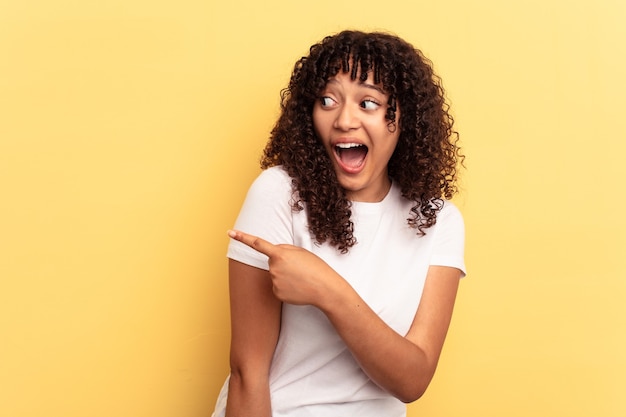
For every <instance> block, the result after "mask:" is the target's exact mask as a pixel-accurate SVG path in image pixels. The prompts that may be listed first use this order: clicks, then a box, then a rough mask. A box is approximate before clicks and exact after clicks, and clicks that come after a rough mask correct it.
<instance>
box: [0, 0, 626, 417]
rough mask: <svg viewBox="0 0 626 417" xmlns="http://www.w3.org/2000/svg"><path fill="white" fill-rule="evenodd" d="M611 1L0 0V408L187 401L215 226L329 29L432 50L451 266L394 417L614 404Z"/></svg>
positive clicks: (54, 409) (217, 253)
mask: <svg viewBox="0 0 626 417" xmlns="http://www.w3.org/2000/svg"><path fill="white" fill-rule="evenodd" d="M624 21H626V3H625V2H623V1H621V0H598V1H595V2H590V1H581V0H579V1H571V0H552V1H545V0H531V1H523V2H522V1H520V2H502V1H496V0H491V1H489V0H475V1H471V2H466V1H461V0H451V1H447V2H433V1H428V2H426V1H419V2H416V1H408V0H407V1H396V2H381V1H372V0H363V1H360V2H338V1H336V0H318V1H315V2H303V1H302V2H301V1H291V0H267V1H247V2H241V1H236V0H235V1H226V2H217V1H213V0H209V1H206V0H204V1H202V0H177V1H173V0H156V1H147V0H109V1H74V0H56V1H45V0H22V1H16V0H1V1H0V198H1V201H0V416H3V417H5V416H6V417H21V416H28V417H30V416H33V417H35V416H36V417H39V416H41V417H43V416H46V417H50V416H54V417H83V416H84V417H87V416H89V417H104V416H107V417H109V416H124V417H125V416H128V417H144V416H145V417H181V416H186V417H196V416H197V417H200V416H208V415H209V414H210V411H211V410H212V407H213V403H214V400H215V397H216V396H217V392H218V389H219V386H220V385H221V383H222V381H223V379H224V377H225V376H226V374H227V372H228V366H227V363H228V353H227V352H228V338H229V323H228V319H229V318H228V302H227V284H226V268H225V266H226V265H225V255H224V254H225V249H226V244H227V238H226V235H225V231H226V229H228V228H229V227H230V226H231V225H232V223H233V221H234V219H235V216H236V215H237V212H238V210H239V206H240V204H241V202H242V199H243V197H244V195H245V192H246V190H247V187H248V185H249V183H250V181H251V180H252V179H253V178H254V177H255V176H256V175H257V173H258V172H259V168H258V163H257V162H258V158H259V155H260V151H261V149H262V147H263V144H264V142H265V140H266V138H267V136H268V132H269V129H270V128H271V126H272V124H273V121H274V119H275V117H276V115H277V111H278V98H279V96H278V93H279V90H280V89H281V88H282V87H283V86H284V85H285V84H286V82H287V79H288V76H289V73H290V71H291V68H292V65H293V63H294V62H295V60H296V59H297V58H299V57H300V56H302V55H303V54H305V53H306V51H307V48H308V46H309V45H310V44H312V43H313V42H315V41H317V40H319V39H320V38H321V37H323V36H324V35H326V34H329V33H332V32H336V31H338V30H341V29H343V28H359V29H366V30H372V29H386V30H390V31H393V32H395V33H397V34H399V35H400V36H402V37H404V38H406V39H407V40H409V41H411V42H412V43H414V44H415V45H416V46H418V47H420V48H421V49H423V50H424V52H425V53H426V54H427V56H429V57H430V58H432V60H433V61H434V62H435V66H436V70H437V71H438V73H439V74H440V75H441V76H442V78H443V80H444V84H445V87H446V88H447V91H448V95H449V98H450V101H451V103H452V108H453V112H454V115H455V117H456V120H457V128H458V130H459V131H460V132H461V138H462V145H463V147H464V150H465V153H466V154H467V156H468V159H467V168H468V169H467V171H466V173H465V174H464V176H463V182H462V186H463V194H462V195H461V196H460V197H459V198H457V200H456V201H457V204H458V205H459V207H460V208H461V210H462V212H463V213H464V216H465V219H466V224H467V232H468V233H467V264H468V268H469V276H468V278H467V279H465V280H464V281H463V282H462V287H461V290H460V294H459V301H458V305H457V308H456V311H455V317H454V319H453V324H452V328H451V331H450V335H449V338H448V341H447V343H446V346H445V349H444V354H443V357H442V362H441V365H440V368H439V370H438V373H437V375H436V377H435V380H434V381H433V383H432V385H431V387H430V389H429V391H428V392H427V393H426V395H425V397H424V398H423V399H421V400H420V401H418V402H417V403H415V404H413V405H411V406H410V407H409V416H430V417H434V416H442V417H443V416H446V417H448V416H476V417H478V416H480V417H485V416H494V417H495V416H498V417H499V416H508V417H514V416H550V417H552V416H567V417H583V416H584V417H588V416H607V417H608V416H610V417H613V416H614V417H618V416H624V415H626V401H625V400H624V392H623V391H624V389H626V354H625V353H624V352H626V335H625V333H626V332H625V330H626V307H625V305H626V279H625V278H626V272H625V270H624V258H625V256H626V250H625V249H626V217H625V216H624V203H625V202H626V197H625V195H624V189H625V187H624V180H625V179H626V168H625V164H624V161H623V159H624V153H625V152H626V128H625V126H624V115H623V113H624V111H625V109H626V82H625V81H624V76H625V74H626V46H625V45H626V25H624Z"/></svg>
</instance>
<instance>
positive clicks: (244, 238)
mask: <svg viewBox="0 0 626 417" xmlns="http://www.w3.org/2000/svg"><path fill="white" fill-rule="evenodd" d="M228 236H230V237H231V238H232V239H235V240H238V241H240V242H241V243H244V244H246V245H248V246H250V247H251V248H252V249H254V250H256V251H257V252H261V253H262V254H264V255H267V256H272V254H273V253H274V252H275V248H276V245H273V244H271V243H270V242H268V241H267V240H263V239H261V238H260V237H257V236H253V235H249V234H247V233H244V232H240V231H239V230H229V231H228Z"/></svg>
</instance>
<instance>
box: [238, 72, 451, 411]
mask: <svg viewBox="0 0 626 417" xmlns="http://www.w3.org/2000/svg"><path fill="white" fill-rule="evenodd" d="M387 103H388V96H387V95H386V94H385V92H384V91H383V90H381V89H380V87H379V86H377V85H375V84H373V83H372V78H371V76H370V77H368V79H367V80H366V81H365V82H360V81H353V80H351V79H350V78H349V76H347V75H346V74H339V75H337V76H336V77H334V78H333V79H331V80H329V82H328V84H327V86H326V88H325V90H324V91H323V92H322V95H321V98H320V100H319V101H318V103H316V104H315V106H314V110H313V122H314V128H315V131H316V133H317V135H318V137H319V138H320V140H321V141H322V143H323V144H324V146H325V148H326V150H327V152H328V154H329V156H330V158H331V160H332V161H333V166H334V168H335V172H336V174H337V178H338V179H339V182H340V184H341V185H342V187H343V188H344V189H345V190H346V192H347V194H348V197H349V198H350V199H351V200H352V201H369V202H375V201H381V200H382V199H383V198H384V197H385V195H386V194H387V193H388V191H389V188H390V187H391V181H390V179H389V177H388V175H387V164H388V161H389V158H390V157H391V154H392V153H393V151H394V149H395V146H396V144H397V141H398V136H399V130H400V129H399V128H397V129H390V128H389V127H388V121H387V120H385V118H384V115H385V111H386V107H387ZM397 117H399V112H398V116H397ZM339 143H353V144H354V143H358V144H362V145H365V146H367V147H368V153H367V157H366V158H365V161H364V162H363V164H362V166H359V167H356V168H355V167H346V166H345V164H342V163H341V162H340V161H339V160H338V158H337V155H336V150H335V146H336V145H337V144H339ZM229 236H230V237H231V238H232V239H236V240H238V241H240V242H243V243H244V244H246V245H248V246H250V247H251V248H253V249H255V250H257V251H259V252H261V253H263V254H265V255H267V256H268V257H269V271H265V270H261V269H258V268H255V267H252V266H249V265H245V264H242V263H239V262H237V261H234V260H229V278H230V301H231V325H232V339H231V377H230V378H231V379H230V385H229V395H228V402H227V407H226V415H227V416H228V417H239V416H251V415H254V416H259V417H270V416H271V404H270V391H269V369H270V365H271V361H272V356H273V354H274V350H275V348H276V343H277V341H278V335H279V333H280V314H281V306H282V303H283V302H285V303H291V304H299V305H312V306H315V307H317V308H318V309H320V310H321V311H322V312H323V313H324V314H325V315H326V316H327V317H328V319H329V320H330V322H331V323H332V325H333V326H334V327H335V329H336V331H337V333H338V334H339V335H340V336H341V338H342V339H343V341H344V342H345V343H346V345H347V346H348V348H349V349H350V351H351V352H352V354H353V356H354V358H355V359H356V360H357V361H358V363H359V365H360V366H361V368H362V369H363V371H364V372H365V373H366V374H367V375H368V376H369V377H370V378H371V379H372V381H374V382H375V383H376V384H378V385H379V386H380V387H381V388H383V389H385V390H387V391H388V392H389V393H391V394H392V395H394V396H395V397H397V398H398V399H400V400H401V401H404V402H412V401H414V400H416V399H418V398H419V397H421V396H422V394H423V393H424V391H425V390H426V388H427V386H428V384H429V383H430V381H431V379H432V377H433V375H434V372H435V368H436V366H437V362H438V360H439V356H440V354H441V349H442V347H443V343H444V339H445V336H446V333H447V330H448V327H449V324H450V320H451V317H452V310H453V306H454V301H455V298H456V293H457V289H458V285H459V278H460V277H461V271H460V270H458V269H456V268H450V267H444V266H431V267H430V268H429V270H428V273H427V276H426V283H425V287H424V291H423V294H422V298H421V300H420V305H419V308H418V310H417V312H416V315H415V317H414V320H413V324H412V325H411V328H410V329H409V331H408V333H407V334H406V335H404V336H402V335H400V334H398V333H396V332H395V331H394V330H393V329H391V328H390V327H389V326H388V325H387V324H386V323H385V322H383V321H382V320H381V319H380V318H379V317H378V316H377V315H376V314H375V313H374V312H373V311H372V310H371V308H370V307H369V306H368V305H367V304H366V303H365V302H364V301H363V299H362V298H361V297H360V296H359V295H358V294H357V293H356V291H354V289H353V288H352V287H351V286H350V284H349V283H348V282H347V281H346V280H345V279H344V278H343V277H341V276H340V275H339V274H338V273H337V272H336V271H335V270H333V269H332V268H331V267H330V266H329V265H328V264H327V263H326V262H324V261H323V260H322V259H321V258H319V257H318V256H316V255H315V254H313V253H311V252H309V251H307V250H305V249H302V248H299V247H296V246H292V245H273V244H271V243H269V242H267V241H265V240H263V239H261V238H259V237H256V236H252V235H249V234H246V233H244V232H241V231H229ZM381 279H384V277H382V278H381Z"/></svg>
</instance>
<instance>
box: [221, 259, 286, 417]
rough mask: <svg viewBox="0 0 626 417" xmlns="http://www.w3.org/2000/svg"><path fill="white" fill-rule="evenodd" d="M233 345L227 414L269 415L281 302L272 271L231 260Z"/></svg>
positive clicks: (230, 416)
mask: <svg viewBox="0 0 626 417" xmlns="http://www.w3.org/2000/svg"><path fill="white" fill-rule="evenodd" d="M228 262H229V263H228V270H229V271H228V275H229V286H230V312H231V319H230V320H231V344H230V384H229V387H228V400H227V404H226V416H227V417H249V416H258V417H270V416H271V415H272V412H271V404H270V391H269V370H270V365H271V362H272V357H273V355H274V350H275V348H276V343H277V341H278V334H279V332H280V315H281V306H282V304H281V302H280V301H279V300H278V299H277V298H276V297H275V296H274V293H273V291H272V280H271V279H270V276H269V272H268V271H265V270H263V269H259V268H255V267H253V266H250V265H246V264H243V263H241V262H237V261H234V260H232V259H229V261H228Z"/></svg>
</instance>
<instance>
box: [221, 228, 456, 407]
mask: <svg viewBox="0 0 626 417" xmlns="http://www.w3.org/2000/svg"><path fill="white" fill-rule="evenodd" d="M229 235H230V237H232V238H233V239H237V240H240V241H241V242H243V243H246V244H247V245H249V246H250V247H252V248H254V249H256V250H257V251H259V252H261V253H264V254H266V255H267V256H269V265H270V276H271V280H272V285H273V291H274V294H275V295H276V297H277V298H279V299H281V300H283V301H284V302H287V303H291V304H310V305H313V306H316V307H318V308H319V309H320V310H322V311H323V312H324V313H325V314H326V315H327V316H328V318H329V320H330V321H331V323H332V324H333V326H334V327H335V328H336V330H337V332H338V333H339V335H340V336H341V337H342V339H343V340H344V342H345V343H346V345H347V346H348V348H349V349H350V351H351V352H352V354H353V355H354V357H355V359H356V360H357V361H358V362H359V364H360V366H361V368H362V369H363V371H364V372H365V373H367V374H368V376H369V377H370V378H371V379H372V380H373V381H374V382H376V383H377V384H378V385H379V386H380V387H382V388H383V389H385V390H387V391H388V392H390V393H391V394H392V395H394V396H395V397H396V398H398V399H400V400H402V401H404V402H411V401H414V400H416V399H418V398H419V397H420V396H421V395H422V394H423V393H424V391H425V390H426V388H427V386H428V384H429V383H430V381H431V379H432V377H433V375H434V372H435V368H436V366H437V362H438V360H439V355H440V354H441V350H442V348H443V342H444V339H445V335H446V333H447V330H448V326H449V324H450V320H451V317H452V310H453V307H454V301H455V298H456V292H457V289H458V285H459V278H460V277H461V271H460V270H459V269H456V268H451V267H444V266H431V267H430V268H429V270H428V274H427V276H426V283H425V287H424V291H423V294H422V299H421V301H420V306H419V308H418V311H417V313H416V315H415V317H414V320H413V324H412V325H411V328H410V329H409V332H408V333H407V335H406V336H402V335H399V334H398V333H396V332H395V331H394V330H393V329H392V328H390V327H389V326H388V325H387V324H386V323H385V322H384V321H383V320H382V319H380V317H378V315H377V314H376V313H374V311H372V310H371V309H370V308H369V306H368V305H367V304H366V303H365V302H364V301H363V299H362V298H361V297H360V296H359V295H358V294H357V293H356V291H355V290H354V289H353V288H352V287H351V286H350V284H349V283H348V282H347V281H346V280H345V279H343V278H342V277H341V276H340V275H339V274H337V272H336V271H334V270H333V269H332V268H331V267H330V266H329V265H328V264H326V263H325V262H324V261H323V260H322V259H320V258H319V257H317V256H316V255H314V254H312V253H311V252H308V251H306V250H304V249H302V248H298V247H295V246H292V245H272V244H271V243H269V242H266V241H265V240H263V239H260V238H257V237H255V236H251V235H247V234H245V233H242V232H232V231H231V232H229Z"/></svg>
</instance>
